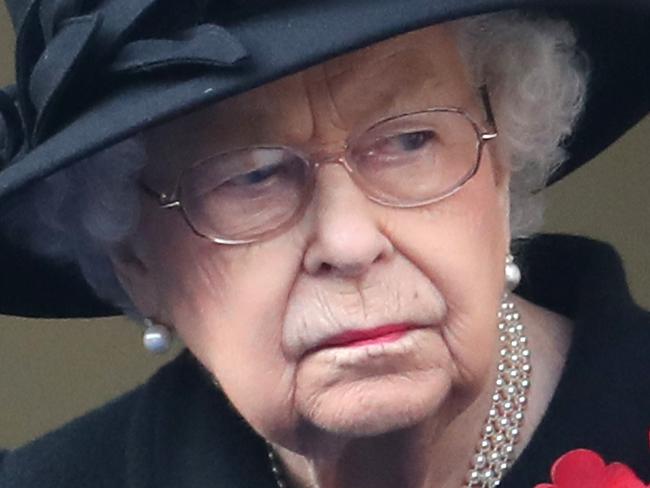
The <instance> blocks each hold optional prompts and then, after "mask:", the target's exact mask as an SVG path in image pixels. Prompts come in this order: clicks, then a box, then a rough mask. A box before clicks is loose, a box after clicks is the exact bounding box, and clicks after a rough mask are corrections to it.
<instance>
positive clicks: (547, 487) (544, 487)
mask: <svg viewBox="0 0 650 488" xmlns="http://www.w3.org/2000/svg"><path fill="white" fill-rule="evenodd" d="M535 488H559V487H558V486H557V485H552V484H550V483H540V484H539V485H535Z"/></svg>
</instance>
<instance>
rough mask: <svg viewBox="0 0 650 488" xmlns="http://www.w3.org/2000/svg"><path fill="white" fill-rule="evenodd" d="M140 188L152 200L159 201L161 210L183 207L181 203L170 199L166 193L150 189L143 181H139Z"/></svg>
mask: <svg viewBox="0 0 650 488" xmlns="http://www.w3.org/2000/svg"><path fill="white" fill-rule="evenodd" d="M139 184H140V188H142V190H143V191H144V192H145V193H146V194H147V195H149V196H150V197H152V198H155V199H156V200H157V201H158V204H159V205H160V207H161V208H176V207H180V206H181V202H180V201H178V200H176V199H170V197H169V195H167V194H165V193H158V192H157V191H156V190H153V189H151V188H149V186H148V185H147V184H146V183H144V182H143V181H142V180H139Z"/></svg>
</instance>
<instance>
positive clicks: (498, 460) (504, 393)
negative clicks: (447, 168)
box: [267, 293, 531, 488]
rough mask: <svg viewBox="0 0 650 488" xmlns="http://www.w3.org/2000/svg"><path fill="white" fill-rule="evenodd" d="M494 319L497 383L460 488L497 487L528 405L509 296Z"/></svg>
mask: <svg viewBox="0 0 650 488" xmlns="http://www.w3.org/2000/svg"><path fill="white" fill-rule="evenodd" d="M497 317H498V324H499V325H498V328H499V363H498V365H497V379H496V384H495V388H494V392H493V394H492V401H491V404H490V409H489V410H488V415H487V419H486V421H485V425H484V426H483V430H482V433H481V439H480V441H479V443H478V445H477V447H476V452H475V454H474V456H473V458H472V460H471V462H470V468H469V470H468V472H467V477H466V480H465V484H464V485H463V488H494V487H496V486H499V484H500V483H501V479H502V478H503V476H504V475H505V473H506V472H507V471H508V469H509V468H510V466H511V465H512V461H513V460H514V446H515V444H516V443H517V441H518V440H519V436H520V433H521V425H522V423H523V421H524V410H525V408H526V404H527V401H528V390H529V389H530V371H531V366H530V349H528V338H527V337H526V335H525V333H524V326H523V324H522V323H521V322H520V318H521V316H520V315H519V312H518V311H517V309H516V307H515V304H514V303H513V302H512V301H511V299H510V296H509V295H508V293H505V294H504V295H503V299H502V301H501V309H500V310H499V312H498V313H497ZM267 449H268V457H269V462H270V464H271V471H272V472H273V477H274V478H275V483H276V485H277V487H278V488H287V487H288V484H287V481H286V479H285V476H284V474H283V471H282V468H281V467H280V463H279V462H278V460H277V457H276V455H275V453H274V451H273V448H272V447H271V445H270V444H268V443H267Z"/></svg>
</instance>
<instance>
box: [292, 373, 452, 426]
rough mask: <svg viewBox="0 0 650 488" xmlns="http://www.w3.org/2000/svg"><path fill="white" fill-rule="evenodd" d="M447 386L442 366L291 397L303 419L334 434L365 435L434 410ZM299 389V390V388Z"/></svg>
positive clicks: (438, 407) (444, 400)
mask: <svg viewBox="0 0 650 488" xmlns="http://www.w3.org/2000/svg"><path fill="white" fill-rule="evenodd" d="M451 391H452V388H451V382H450V381H449V378H448V376H446V375H445V374H443V373H442V372H441V371H425V372H411V373H408V374H405V375H398V374H393V375H385V376H379V377H370V378H363V379H357V380H355V381H351V382H344V383H339V384H337V385H335V386H331V387H330V388H327V389H326V390H324V391H322V392H318V393H316V394H313V395H310V396H305V397H301V395H300V394H299V395H298V397H297V398H296V399H297V401H298V404H299V407H300V408H299V410H300V413H301V415H302V417H303V419H304V420H305V421H307V422H308V423H310V424H312V425H313V426H314V427H316V428H317V429H319V430H321V431H325V432H328V433H331V434H335V435H337V436H345V437H365V436H375V435H380V434H385V433H388V432H392V431H396V430H400V429H404V428H408V427H412V426H414V425H417V424H418V423H420V422H423V421H424V420H426V419H427V418H430V417H432V416H433V417H435V416H438V415H440V414H441V413H442V410H443V409H444V406H445V405H446V404H447V403H448V400H449V396H450V393H451ZM298 393H300V392H298Z"/></svg>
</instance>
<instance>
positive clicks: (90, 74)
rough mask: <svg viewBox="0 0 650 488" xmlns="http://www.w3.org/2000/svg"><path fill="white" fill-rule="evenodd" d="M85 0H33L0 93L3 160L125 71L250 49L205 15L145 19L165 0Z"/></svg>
mask: <svg viewBox="0 0 650 488" xmlns="http://www.w3.org/2000/svg"><path fill="white" fill-rule="evenodd" d="M88 3H90V2H89V1H88V0H30V3H29V5H28V6H27V8H26V10H25V14H24V16H23V20H22V22H21V24H20V29H19V32H18V36H17V40H16V67H17V78H16V81H17V86H16V89H15V92H16V93H15V96H14V94H13V93H8V92H0V149H1V152H0V167H2V166H3V163H4V164H8V163H9V161H11V159H12V158H16V155H17V154H19V153H20V148H21V146H23V145H26V146H27V148H32V147H34V146H36V145H38V144H39V143H40V142H42V141H43V140H44V139H46V138H47V137H49V136H50V135H52V134H53V133H54V132H56V131H57V130H58V129H60V128H61V127H62V126H64V125H65V123H66V122H69V120H70V119H71V118H73V117H74V115H75V114H76V113H78V112H79V111H81V110H83V109H84V108H87V107H88V106H89V105H90V104H91V103H92V101H93V100H97V99H98V98H100V97H101V96H102V95H105V94H106V93H108V92H109V91H110V90H111V87H112V85H113V84H119V83H121V82H123V78H124V77H126V76H132V75H133V74H136V73H140V74H142V73H144V72H157V71H159V70H161V69H165V70H170V72H171V69H174V68H181V67H190V66H194V67H197V66H198V67H201V66H203V67H217V68H232V67H235V66H239V64H240V62H241V61H242V60H244V59H245V58H246V57H247V56H248V53H247V51H246V49H245V48H244V46H243V45H242V44H241V43H240V41H239V40H238V39H236V38H235V37H234V36H233V35H232V34H231V33H229V32H228V31H227V30H226V29H225V28H224V27H223V26H221V25H217V24H215V23H211V22H205V23H204V22H202V19H201V18H200V17H196V16H195V17H193V19H194V20H193V21H192V22H190V23H189V24H188V22H187V19H185V24H184V25H179V23H178V22H177V23H174V19H166V21H167V24H166V26H167V27H166V30H165V31H163V32H160V26H159V25H158V24H159V23H154V22H149V25H148V26H147V22H146V20H147V18H148V17H151V15H150V13H151V12H153V11H154V10H155V9H156V7H157V5H158V4H160V3H162V0H104V1H100V2H99V4H98V5H97V6H96V7H95V8H94V9H89V8H88V7H87V4H88ZM94 3H95V4H97V0H96V1H95V2H94ZM190 4H192V1H191V0H187V3H186V2H183V4H181V6H180V7H179V9H180V10H182V9H189V7H187V5H190ZM166 17H169V16H166ZM181 17H182V16H181ZM158 18H160V16H159V17H158ZM152 25H155V28H153V29H152V28H151V26H152Z"/></svg>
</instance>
